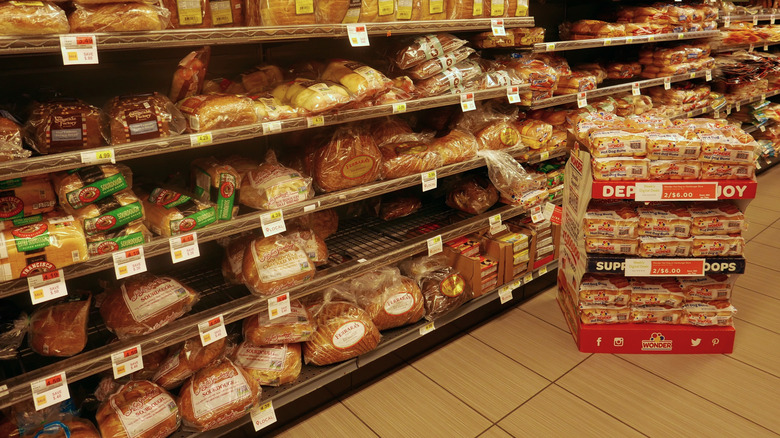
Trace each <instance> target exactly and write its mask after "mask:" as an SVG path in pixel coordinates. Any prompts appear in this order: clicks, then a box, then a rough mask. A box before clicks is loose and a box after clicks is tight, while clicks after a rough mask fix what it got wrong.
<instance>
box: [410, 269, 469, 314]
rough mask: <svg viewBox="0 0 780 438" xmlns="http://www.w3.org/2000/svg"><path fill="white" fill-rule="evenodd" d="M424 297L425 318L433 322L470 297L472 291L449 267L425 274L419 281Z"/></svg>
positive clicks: (461, 277) (458, 274)
mask: <svg viewBox="0 0 780 438" xmlns="http://www.w3.org/2000/svg"><path fill="white" fill-rule="evenodd" d="M419 284H420V289H421V290H422V294H423V296H424V297H425V318H426V319H428V320H431V321H433V320H435V319H436V318H438V317H439V316H442V315H444V314H447V313H449V312H451V311H453V310H455V309H457V308H458V307H460V306H461V305H463V303H465V302H466V301H469V300H470V299H471V297H472V291H471V288H470V287H469V285H468V283H466V280H465V279H464V278H463V276H461V275H460V273H459V272H458V271H457V270H455V269H454V268H451V267H449V266H447V267H444V268H440V269H437V270H435V271H432V272H427V273H425V274H424V275H423V276H422V277H421V278H420V280H419Z"/></svg>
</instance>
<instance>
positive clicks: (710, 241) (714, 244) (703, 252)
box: [691, 234, 745, 257]
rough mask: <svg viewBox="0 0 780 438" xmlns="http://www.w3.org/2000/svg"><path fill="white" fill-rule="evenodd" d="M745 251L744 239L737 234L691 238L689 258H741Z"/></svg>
mask: <svg viewBox="0 0 780 438" xmlns="http://www.w3.org/2000/svg"><path fill="white" fill-rule="evenodd" d="M744 250H745V239H744V238H743V237H742V236H740V235H739V234H728V235H718V236H693V246H692V247H691V256H693V257H722V256H741V255H742V254H743V252H744Z"/></svg>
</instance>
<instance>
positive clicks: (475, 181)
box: [447, 175, 498, 214]
mask: <svg viewBox="0 0 780 438" xmlns="http://www.w3.org/2000/svg"><path fill="white" fill-rule="evenodd" d="M496 202H498V190H496V187H495V186H494V185H493V183H491V182H490V180H489V179H487V178H484V177H482V176H481V175H470V176H467V177H466V178H464V179H463V180H461V181H459V182H458V183H456V184H455V186H454V187H453V188H451V189H450V191H449V192H447V205H448V206H450V207H452V208H455V209H458V210H460V211H464V212H466V213H469V214H482V213H484V212H486V211H487V210H488V209H489V208H490V207H492V206H493V205H495V203H496Z"/></svg>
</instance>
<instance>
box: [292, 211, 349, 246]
mask: <svg viewBox="0 0 780 438" xmlns="http://www.w3.org/2000/svg"><path fill="white" fill-rule="evenodd" d="M292 223H293V224H295V225H297V226H299V227H301V228H310V229H312V230H314V234H316V235H317V236H318V237H320V238H322V239H327V238H328V237H330V236H331V235H333V234H335V233H336V231H338V229H339V215H338V213H336V210H334V209H327V210H317V211H315V212H313V213H309V214H306V215H303V216H299V217H297V218H295V219H293V220H292Z"/></svg>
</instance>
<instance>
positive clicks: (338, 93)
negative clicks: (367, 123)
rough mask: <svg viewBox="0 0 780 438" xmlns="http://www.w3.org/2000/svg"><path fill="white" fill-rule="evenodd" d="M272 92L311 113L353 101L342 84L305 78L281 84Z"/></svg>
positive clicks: (286, 101)
mask: <svg viewBox="0 0 780 438" xmlns="http://www.w3.org/2000/svg"><path fill="white" fill-rule="evenodd" d="M271 94H273V96H274V97H275V98H277V99H279V100H280V101H281V102H282V103H284V104H286V105H290V106H292V107H293V108H297V109H299V110H301V111H304V112H306V113H311V114H319V113H323V112H326V111H330V110H334V109H337V108H339V107H340V106H343V105H345V104H347V103H349V102H351V101H352V96H351V95H350V93H349V91H347V89H346V88H345V87H343V86H342V85H340V84H336V83H332V82H325V81H317V80H311V79H305V78H298V79H295V80H293V81H290V82H286V83H284V84H281V85H279V86H277V87H276V88H274V89H273V91H272V92H271Z"/></svg>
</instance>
